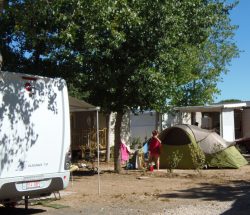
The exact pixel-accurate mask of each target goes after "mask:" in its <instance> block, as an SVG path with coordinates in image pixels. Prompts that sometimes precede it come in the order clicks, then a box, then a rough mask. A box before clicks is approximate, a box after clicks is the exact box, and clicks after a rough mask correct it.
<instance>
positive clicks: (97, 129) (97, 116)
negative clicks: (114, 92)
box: [96, 107, 101, 195]
mask: <svg viewBox="0 0 250 215" xmlns="http://www.w3.org/2000/svg"><path fill="white" fill-rule="evenodd" d="M99 109H100V108H99V107H97V109H96V140H97V168H98V195H100V194H101V183H100V144H99V115H98V111H99Z"/></svg>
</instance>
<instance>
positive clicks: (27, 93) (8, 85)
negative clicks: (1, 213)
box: [0, 72, 70, 207]
mask: <svg viewBox="0 0 250 215" xmlns="http://www.w3.org/2000/svg"><path fill="white" fill-rule="evenodd" d="M69 149H70V121H69V102H68V92H67V86H66V83H65V81H64V80H62V79H58V78H55V79H52V78H46V77H40V76H31V75H26V74H19V73H11V72H0V202H1V203H2V204H4V205H8V204H11V203H13V202H16V201H18V200H21V199H25V207H27V206H28V199H29V198H33V197H39V196H46V195H49V194H51V193H52V192H55V191H59V190H62V189H64V188H66V186H67V185H68V183H69V177H70V173H69V166H70V153H69Z"/></svg>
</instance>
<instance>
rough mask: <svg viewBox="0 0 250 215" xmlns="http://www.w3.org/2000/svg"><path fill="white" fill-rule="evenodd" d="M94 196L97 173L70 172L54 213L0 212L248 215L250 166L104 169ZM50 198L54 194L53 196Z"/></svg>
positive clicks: (34, 208)
mask: <svg viewBox="0 0 250 215" xmlns="http://www.w3.org/2000/svg"><path fill="white" fill-rule="evenodd" d="M102 168H103V174H101V176H100V179H101V194H100V195H98V177H97V175H90V174H87V173H86V172H85V171H82V172H77V173H74V177H73V179H74V181H73V182H71V183H70V185H69V186H68V188H67V189H66V190H64V191H61V196H62V198H61V199H60V200H57V201H52V200H54V199H50V202H51V204H52V203H53V204H58V205H61V206H65V207H64V208H60V209H55V208H53V207H49V206H48V205H46V206H45V205H36V204H34V203H37V201H32V202H33V204H32V205H30V206H29V208H30V209H29V210H28V211H25V210H24V209H23V208H24V206H23V205H22V204H21V205H18V207H17V208H15V209H6V208H0V214H1V215H2V214H58V215H65V214H87V215H89V214H90V215H99V214H101V215H113V214H115V215H116V214H119V215H125V214H126V215H127V214H131V215H139V214H145V215H149V214H155V215H249V214H250V201H249V200H250V165H247V166H244V167H242V168H240V169H236V170H229V169H226V170H216V169H214V170H202V171H201V172H200V173H197V172H195V171H193V170H175V171H174V173H173V174H169V173H167V171H164V170H163V171H155V172H153V173H151V172H142V171H124V172H122V174H115V173H113V172H112V171H110V169H109V170H107V168H105V166H103V167H102ZM52 197H53V196H52Z"/></svg>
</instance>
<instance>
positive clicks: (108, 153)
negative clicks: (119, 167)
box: [106, 114, 111, 162]
mask: <svg viewBox="0 0 250 215" xmlns="http://www.w3.org/2000/svg"><path fill="white" fill-rule="evenodd" d="M106 127H107V131H108V134H107V138H106V142H107V144H106V162H109V161H110V129H111V128H110V127H111V126H110V114H107V115H106Z"/></svg>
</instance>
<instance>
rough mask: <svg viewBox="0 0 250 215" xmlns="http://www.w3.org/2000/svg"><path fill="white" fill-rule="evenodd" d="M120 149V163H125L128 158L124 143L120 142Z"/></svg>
mask: <svg viewBox="0 0 250 215" xmlns="http://www.w3.org/2000/svg"><path fill="white" fill-rule="evenodd" d="M120 150H121V161H122V163H125V162H126V161H127V160H128V159H129V150H128V147H127V146H126V145H125V144H124V143H121V148H120Z"/></svg>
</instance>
